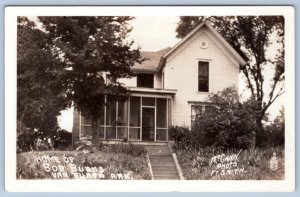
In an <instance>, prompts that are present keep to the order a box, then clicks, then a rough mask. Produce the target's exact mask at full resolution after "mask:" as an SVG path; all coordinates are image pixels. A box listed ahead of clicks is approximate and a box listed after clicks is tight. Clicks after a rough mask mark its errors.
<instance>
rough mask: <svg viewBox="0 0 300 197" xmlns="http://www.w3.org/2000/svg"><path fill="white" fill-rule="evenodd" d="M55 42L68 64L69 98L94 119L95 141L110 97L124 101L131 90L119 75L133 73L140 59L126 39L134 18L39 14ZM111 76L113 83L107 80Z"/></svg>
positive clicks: (61, 58)
mask: <svg viewBox="0 0 300 197" xmlns="http://www.w3.org/2000/svg"><path fill="white" fill-rule="evenodd" d="M38 18H39V21H40V22H41V23H42V25H43V28H44V29H45V31H46V32H47V34H48V38H49V42H50V43H52V50H53V53H54V54H55V55H56V56H58V57H60V61H61V62H62V63H63V64H64V65H65V66H66V67H65V70H66V72H65V73H64V75H63V77H62V81H61V82H62V83H63V84H65V86H67V87H68V91H67V93H66V95H67V97H68V99H69V100H70V101H72V102H73V103H74V106H75V108H76V109H77V110H79V111H80V112H81V113H84V114H87V115H89V116H90V117H91V118H92V130H93V140H94V143H95V144H97V143H98V138H99V133H98V132H97V129H98V122H99V117H100V116H101V110H102V109H103V106H104V99H105V96H107V97H108V99H110V100H111V99H114V100H120V99H122V100H124V99H126V98H127V97H128V92H127V90H126V88H124V87H123V84H122V83H120V82H119V81H118V79H119V78H129V77H131V76H132V75H133V73H132V72H131V70H130V67H131V66H133V65H134V63H135V62H141V61H142V60H141V57H140V52H139V48H137V49H132V45H133V41H132V42H126V41H125V39H126V37H127V36H128V33H129V32H130V31H131V28H130V27H129V24H128V22H129V21H130V20H131V19H133V18H132V17H127V16H124V17H121V16H120V17H114V16H102V17H38ZM105 74H106V75H108V76H109V81H110V83H109V84H108V83H107V82H106V79H105Z"/></svg>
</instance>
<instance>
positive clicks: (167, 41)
mask: <svg viewBox="0 0 300 197" xmlns="http://www.w3.org/2000/svg"><path fill="white" fill-rule="evenodd" d="M178 22H179V17H174V16H168V17H136V19H134V20H132V21H131V22H130V25H131V26H132V27H133V29H132V32H131V33H130V36H129V37H128V39H129V40H130V39H131V40H134V42H135V43H136V44H137V45H138V46H140V47H141V50H142V51H158V50H161V49H163V48H166V47H172V46H174V45H175V44H176V43H177V42H179V39H177V38H176V32H175V29H176V27H177V23H178ZM266 74H267V75H268V74H271V73H268V72H267V73H266ZM271 75H272V74H271ZM266 77H267V76H266ZM244 81H245V79H244V77H243V74H240V80H239V82H240V84H239V89H240V90H239V91H240V94H243V96H245V95H249V91H248V90H247V89H246V88H245V83H244ZM283 101H284V95H282V96H281V97H279V98H278V100H277V101H275V102H274V103H273V105H271V107H270V108H269V112H270V113H271V119H273V118H275V117H276V116H277V114H278V111H279V109H280V107H281V106H282V105H283ZM59 119H60V120H59V123H60V126H61V128H63V129H66V130H68V131H71V130H72V124H73V109H70V110H66V111H63V112H62V116H61V117H59Z"/></svg>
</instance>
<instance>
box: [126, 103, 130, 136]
mask: <svg viewBox="0 0 300 197" xmlns="http://www.w3.org/2000/svg"><path fill="white" fill-rule="evenodd" d="M127 109H128V110H127V140H129V125H130V123H129V121H130V97H129V98H128V104H127Z"/></svg>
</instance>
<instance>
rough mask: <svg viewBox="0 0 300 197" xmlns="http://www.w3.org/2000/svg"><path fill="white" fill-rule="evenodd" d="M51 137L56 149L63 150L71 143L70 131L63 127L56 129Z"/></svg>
mask: <svg viewBox="0 0 300 197" xmlns="http://www.w3.org/2000/svg"><path fill="white" fill-rule="evenodd" d="M51 139H52V141H53V147H54V148H55V149H58V150H65V149H67V148H70V147H71V145H72V133H71V132H68V131H66V130H63V129H60V130H58V131H57V133H56V134H55V135H54V136H53V137H52V138H51Z"/></svg>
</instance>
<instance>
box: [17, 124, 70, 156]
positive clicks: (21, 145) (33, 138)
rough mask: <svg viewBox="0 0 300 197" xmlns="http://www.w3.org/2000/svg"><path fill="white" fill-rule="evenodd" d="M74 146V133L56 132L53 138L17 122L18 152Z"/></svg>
mask: <svg viewBox="0 0 300 197" xmlns="http://www.w3.org/2000/svg"><path fill="white" fill-rule="evenodd" d="M71 144H72V133H70V132H68V131H66V130H58V131H55V132H54V134H52V136H46V135H45V134H44V133H43V132H39V131H38V130H36V129H34V130H33V129H30V128H28V127H26V126H25V125H24V124H23V123H22V122H20V121H18V122H17V152H18V153H19V152H27V151H33V150H39V151H41V150H51V149H54V148H56V149H63V150H64V149H66V148H68V147H70V145H71Z"/></svg>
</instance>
